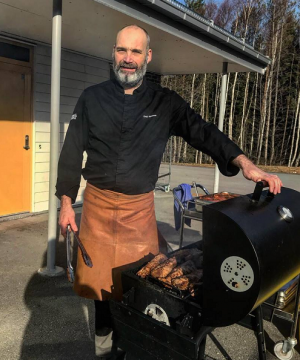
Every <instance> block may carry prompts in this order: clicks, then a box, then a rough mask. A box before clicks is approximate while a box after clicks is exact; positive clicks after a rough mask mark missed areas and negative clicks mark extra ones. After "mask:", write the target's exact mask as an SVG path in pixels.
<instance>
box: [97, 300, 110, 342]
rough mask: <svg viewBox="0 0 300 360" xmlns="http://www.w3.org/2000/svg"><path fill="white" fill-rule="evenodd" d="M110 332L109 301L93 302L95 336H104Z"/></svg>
mask: <svg viewBox="0 0 300 360" xmlns="http://www.w3.org/2000/svg"><path fill="white" fill-rule="evenodd" d="M111 331H112V321H111V313H110V309H109V301H99V300H95V334H96V335H97V336H106V335H108V334H109V333H110V332H111Z"/></svg>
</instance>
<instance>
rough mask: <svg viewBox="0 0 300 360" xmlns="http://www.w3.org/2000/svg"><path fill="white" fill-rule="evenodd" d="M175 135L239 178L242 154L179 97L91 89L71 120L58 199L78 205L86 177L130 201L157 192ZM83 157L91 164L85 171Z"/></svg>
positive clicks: (145, 90) (154, 90) (151, 90)
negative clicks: (165, 155) (237, 163)
mask: <svg viewBox="0 0 300 360" xmlns="http://www.w3.org/2000/svg"><path fill="white" fill-rule="evenodd" d="M171 135H176V136H182V137H183V139H184V140H185V141H186V142H188V143H189V144H190V145H191V146H193V147H194V148H196V149H198V150H200V151H203V152H205V153H206V154H208V155H210V156H211V157H212V158H213V159H214V160H215V161H216V162H217V163H218V166H219V169H220V171H221V173H222V174H224V175H226V176H233V175H236V174H237V173H238V171H239V169H238V168H237V167H236V166H234V165H232V164H231V163H230V162H231V160H233V159H234V158H235V157H237V156H238V155H240V154H242V153H243V152H242V151H241V150H240V149H239V147H238V146H237V145H235V144H234V143H233V142H232V141H231V140H229V139H228V137H227V136H226V135H224V134H223V133H222V132H221V131H219V130H218V128H217V127H216V126H215V125H213V124H212V123H209V122H206V121H204V120H203V119H202V117H201V116H200V115H198V114H196V113H195V112H194V110H193V109H191V108H190V106H189V105H188V104H187V103H186V102H185V101H184V100H183V99H182V98H181V97H180V96H179V95H178V94H177V93H176V92H174V91H171V90H169V89H166V88H162V87H161V86H159V85H157V84H153V83H150V82H147V81H146V79H144V80H143V83H142V85H141V86H140V87H139V88H137V89H136V90H134V92H133V95H125V94H124V89H123V88H122V87H121V86H120V85H119V83H118V82H117V81H116V80H109V81H106V82H104V83H101V84H98V85H95V86H91V87H89V88H87V89H86V90H84V92H83V93H82V95H81V96H80V98H79V100H78V102H77V105H76V107H75V110H74V114H73V115H72V117H71V121H70V125H69V128H68V131H67V134H66V139H65V142H64V145H63V148H62V151H61V154H60V159H59V164H58V179H57V185H56V189H57V192H56V195H57V196H58V198H60V197H61V196H62V195H67V196H69V197H70V198H71V199H72V202H74V201H75V199H76V196H77V192H78V189H79V184H80V178H81V174H82V175H83V177H84V178H85V179H86V180H87V181H88V182H89V183H90V184H92V185H94V186H96V187H98V188H100V189H109V190H112V191H115V192H120V193H124V194H129V195H135V194H143V193H147V192H149V191H151V190H153V189H154V187H155V183H156V181H157V178H158V170H159V166H160V162H161V158H162V155H163V152H164V149H165V146H166V143H167V141H168V138H169V137H170V136H171ZM83 151H86V152H87V162H86V165H85V168H84V169H83V170H82V159H83Z"/></svg>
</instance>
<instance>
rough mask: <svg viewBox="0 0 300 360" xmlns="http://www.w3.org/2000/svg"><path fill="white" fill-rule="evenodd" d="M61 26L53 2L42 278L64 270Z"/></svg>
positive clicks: (57, 4) (59, 5) (58, 8)
mask: <svg viewBox="0 0 300 360" xmlns="http://www.w3.org/2000/svg"><path fill="white" fill-rule="evenodd" d="M61 25H62V0H53V18H52V61H51V129H50V179H49V213H48V214H49V215H48V246H47V266H46V268H42V269H39V271H38V272H39V274H41V275H43V276H59V275H62V274H63V273H64V269H63V268H61V267H59V266H55V250H56V240H57V198H56V196H55V184H56V180H57V164H58V155H59V112H60V70H61Z"/></svg>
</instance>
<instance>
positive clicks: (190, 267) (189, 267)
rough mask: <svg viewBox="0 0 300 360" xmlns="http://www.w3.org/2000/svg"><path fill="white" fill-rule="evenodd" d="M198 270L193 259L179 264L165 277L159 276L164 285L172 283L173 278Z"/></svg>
mask: <svg viewBox="0 0 300 360" xmlns="http://www.w3.org/2000/svg"><path fill="white" fill-rule="evenodd" d="M195 270H196V267H195V265H194V263H193V262H192V261H190V260H189V261H186V262H185V263H183V264H181V265H179V266H177V267H176V268H174V269H173V271H172V272H171V273H170V274H169V275H168V276H167V277H165V278H158V280H159V281H161V282H163V283H164V285H169V286H171V285H172V279H175V278H177V277H180V276H182V275H185V274H189V273H191V272H193V271H195Z"/></svg>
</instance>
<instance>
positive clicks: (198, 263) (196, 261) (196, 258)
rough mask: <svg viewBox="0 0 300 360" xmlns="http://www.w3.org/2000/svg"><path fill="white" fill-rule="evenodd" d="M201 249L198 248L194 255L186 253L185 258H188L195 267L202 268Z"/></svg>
mask: <svg viewBox="0 0 300 360" xmlns="http://www.w3.org/2000/svg"><path fill="white" fill-rule="evenodd" d="M201 254H202V251H200V250H199V253H197V254H194V255H188V256H187V257H186V258H185V260H189V261H192V262H193V263H194V264H195V266H196V268H197V269H201V268H203V255H201Z"/></svg>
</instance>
